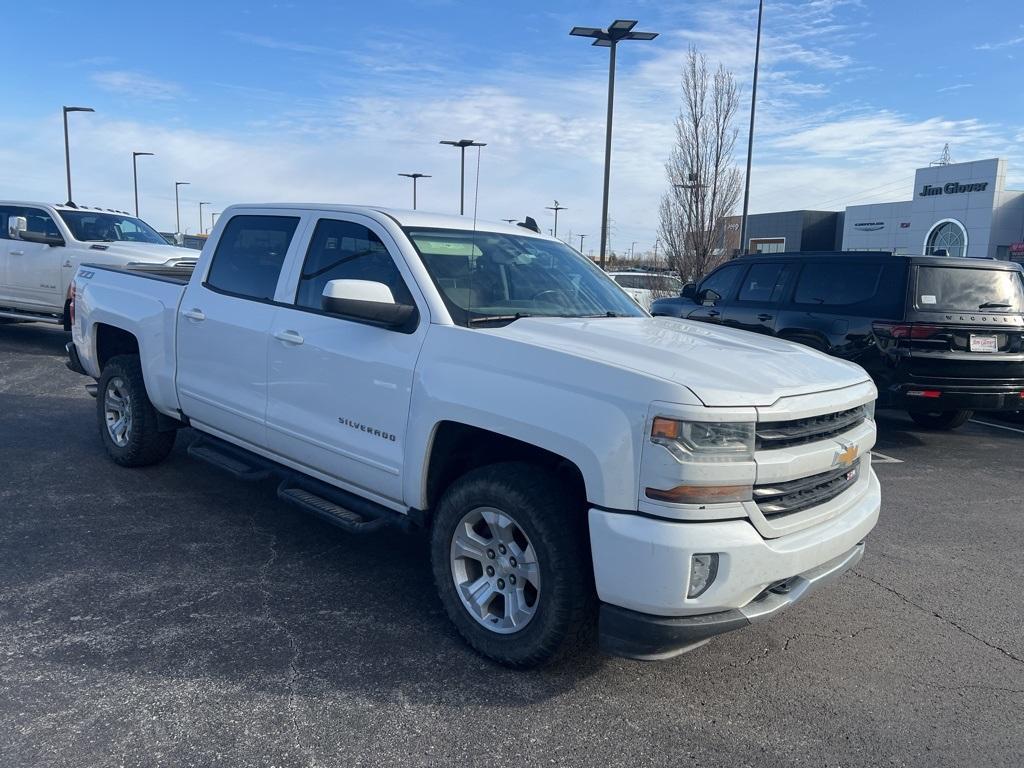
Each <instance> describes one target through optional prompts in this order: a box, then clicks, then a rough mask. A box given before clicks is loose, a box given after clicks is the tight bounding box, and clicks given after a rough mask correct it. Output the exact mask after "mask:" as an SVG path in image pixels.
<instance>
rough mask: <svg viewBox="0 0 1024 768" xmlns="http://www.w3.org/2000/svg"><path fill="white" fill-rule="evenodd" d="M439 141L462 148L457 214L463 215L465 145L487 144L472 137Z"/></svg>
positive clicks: (483, 145)
mask: <svg viewBox="0 0 1024 768" xmlns="http://www.w3.org/2000/svg"><path fill="white" fill-rule="evenodd" d="M440 143H441V144H447V145H448V146H450V147H458V148H459V149H460V150H462V166H461V171H460V172H459V178H460V181H459V215H460V216H464V215H465V214H466V147H486V146H487V145H486V144H484V143H482V142H479V141H474V140H473V139H459V140H458V141H450V140H444V141H441V142H440Z"/></svg>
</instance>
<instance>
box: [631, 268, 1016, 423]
mask: <svg viewBox="0 0 1024 768" xmlns="http://www.w3.org/2000/svg"><path fill="white" fill-rule="evenodd" d="M651 312H652V313H653V314H655V315H668V316H672V317H682V318H687V319H690V320H701V321H703V322H708V323H720V324H722V325H728V326H732V327H734V328H742V329H745V330H748V331H756V332H758V333H767V334H771V335H774V336H778V337H779V338H783V339H788V340H790V341H797V342H800V343H801V344H806V345H808V346H810V347H813V348H814V349H817V350H820V351H822V352H827V353H829V354H831V355H835V356H836V357H841V358H843V359H844V360H851V361H853V362H855V363H858V364H859V365H861V366H863V367H864V369H865V370H867V372H868V373H870V374H871V376H872V378H874V380H875V383H876V384H877V385H878V392H879V400H878V404H879V406H880V407H893V408H904V409H906V410H907V411H909V413H910V415H911V417H912V418H913V419H914V421H915V422H917V423H918V424H920V425H921V426H925V427H931V428H933V429H953V428H954V427H958V426H960V425H961V424H963V423H964V422H965V421H967V420H968V419H969V418H970V417H971V413H972V412H973V411H975V410H979V411H1017V410H1021V409H1024V271H1022V269H1021V266H1020V265H1019V264H1016V263H1013V262H1004V261H994V260H991V259H966V258H949V257H944V256H894V255H891V254H887V253H878V252H844V253H813V254H808V253H778V254H771V255H759V256H742V257H740V258H737V259H734V260H733V261H730V262H727V263H725V264H723V265H722V266H720V267H719V268H718V269H716V270H715V271H714V272H712V273H711V274H709V275H708V276H707V277H705V278H704V279H703V280H702V281H701V282H700V284H699V285H696V284H694V283H688V284H687V285H686V286H685V287H684V288H683V292H682V295H681V296H680V297H679V298H665V299H658V300H657V301H655V302H654V303H653V305H652V307H651Z"/></svg>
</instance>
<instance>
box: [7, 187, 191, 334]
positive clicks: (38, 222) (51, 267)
mask: <svg viewBox="0 0 1024 768" xmlns="http://www.w3.org/2000/svg"><path fill="white" fill-rule="evenodd" d="M0 226H2V229H0V322H4V321H7V322H17V321H33V322H43V323H51V324H54V325H64V327H65V328H66V329H67V328H69V324H68V314H67V308H68V300H69V297H68V287H69V285H70V283H71V278H72V277H74V275H75V272H77V271H78V265H79V264H81V263H82V262H83V261H89V262H92V263H96V264H110V265H117V266H123V265H126V264H133V265H136V266H139V267H143V266H144V265H149V266H150V267H151V268H155V269H157V270H158V271H160V270H170V271H171V272H172V273H173V271H174V269H176V268H178V267H180V266H186V267H191V265H193V264H195V260H196V257H197V255H198V254H196V252H195V251H189V250H186V249H184V248H175V247H174V246H171V245H168V244H167V241H166V240H164V238H163V237H161V236H160V234H159V233H158V232H157V231H156V230H155V229H153V228H152V227H150V226H149V225H148V224H147V223H146V222H144V221H142V220H141V219H138V218H136V217H134V216H129V215H128V214H126V213H119V212H115V211H109V210H100V209H96V208H84V207H75V206H71V207H69V206H66V205H48V204H46V203H25V202H12V201H0ZM185 274H187V271H186V272H185Z"/></svg>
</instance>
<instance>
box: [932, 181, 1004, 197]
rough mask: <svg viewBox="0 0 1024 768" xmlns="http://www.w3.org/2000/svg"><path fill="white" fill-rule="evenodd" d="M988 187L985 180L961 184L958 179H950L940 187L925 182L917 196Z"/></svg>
mask: <svg viewBox="0 0 1024 768" xmlns="http://www.w3.org/2000/svg"><path fill="white" fill-rule="evenodd" d="M986 187H988V182H987V181H977V182H973V183H971V184H961V183H960V182H959V181H951V182H949V183H948V184H945V185H943V186H941V187H933V186H932V185H931V184H925V185H924V186H923V187H921V191H920V192H918V193H917V194H918V196H919V197H931V196H932V195H958V194H960V193H961V192H984V191H985V188H986Z"/></svg>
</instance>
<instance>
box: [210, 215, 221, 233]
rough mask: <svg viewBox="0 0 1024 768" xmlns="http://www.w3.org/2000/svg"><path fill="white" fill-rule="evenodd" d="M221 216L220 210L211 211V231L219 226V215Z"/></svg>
mask: <svg viewBox="0 0 1024 768" xmlns="http://www.w3.org/2000/svg"><path fill="white" fill-rule="evenodd" d="M218 216H220V211H210V231H211V232H213V228H214V227H215V226H217V217H218Z"/></svg>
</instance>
